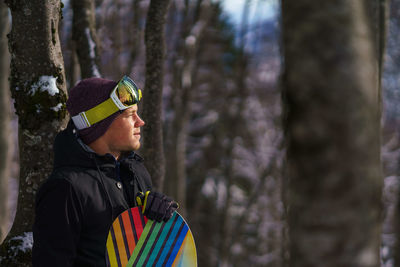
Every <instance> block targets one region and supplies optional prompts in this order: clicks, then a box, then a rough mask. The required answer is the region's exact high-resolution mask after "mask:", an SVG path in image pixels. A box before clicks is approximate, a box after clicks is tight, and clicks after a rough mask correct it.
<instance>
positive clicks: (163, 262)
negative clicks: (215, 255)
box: [106, 207, 197, 267]
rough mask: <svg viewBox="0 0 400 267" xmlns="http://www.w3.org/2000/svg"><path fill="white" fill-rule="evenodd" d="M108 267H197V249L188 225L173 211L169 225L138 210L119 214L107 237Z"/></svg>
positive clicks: (137, 208)
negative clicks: (148, 217)
mask: <svg viewBox="0 0 400 267" xmlns="http://www.w3.org/2000/svg"><path fill="white" fill-rule="evenodd" d="M106 262H107V266H110V267H114V266H118V267H125V266H129V267H131V266H138V267H139V266H181V267H197V255H196V246H195V244H194V239H193V235H192V232H191V231H190V229H189V226H188V225H187V224H186V222H185V220H184V219H183V218H182V217H181V216H180V215H179V214H178V213H177V212H175V213H174V215H173V216H172V218H171V219H169V220H168V222H160V223H158V222H155V221H152V220H148V219H147V218H146V217H145V216H143V215H142V212H141V211H140V209H139V207H135V208H131V209H129V210H126V211H124V212H123V213H121V214H120V215H119V216H118V218H117V219H115V221H114V222H113V224H112V226H111V229H110V231H109V233H108V238H107V253H106Z"/></svg>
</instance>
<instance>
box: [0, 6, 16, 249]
mask: <svg viewBox="0 0 400 267" xmlns="http://www.w3.org/2000/svg"><path fill="white" fill-rule="evenodd" d="M9 30H10V18H9V16H8V8H7V6H6V5H5V4H4V3H3V2H0V244H1V243H2V242H3V240H4V238H5V237H6V235H7V232H8V223H9V217H10V213H9V211H8V183H9V178H10V176H11V160H12V149H13V147H14V142H13V138H12V136H11V134H12V131H11V127H10V119H11V116H10V102H11V96H10V91H9V84H8V76H9V72H10V56H9V53H8V48H7V36H6V34H7V33H8V32H9Z"/></svg>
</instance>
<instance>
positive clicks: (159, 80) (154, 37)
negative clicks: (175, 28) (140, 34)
mask: <svg viewBox="0 0 400 267" xmlns="http://www.w3.org/2000/svg"><path fill="white" fill-rule="evenodd" d="M169 3H170V0H151V2H150V6H149V11H148V13H147V22H146V29H145V45H146V80H145V90H144V92H143V102H144V104H143V119H144V121H145V122H146V125H145V126H144V129H143V132H144V141H143V144H144V153H143V155H144V157H145V160H146V161H145V165H146V167H147V169H148V171H149V173H150V175H151V177H152V180H153V184H154V187H155V189H156V190H160V191H161V190H162V187H163V182H164V174H165V159H164V149H163V135H162V90H163V77H164V71H163V66H164V53H165V52H164V49H165V40H164V24H165V16H166V14H167V10H168V6H169Z"/></svg>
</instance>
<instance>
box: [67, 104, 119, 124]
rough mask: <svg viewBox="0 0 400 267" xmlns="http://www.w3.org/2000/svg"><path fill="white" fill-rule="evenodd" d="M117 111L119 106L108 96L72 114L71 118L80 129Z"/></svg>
mask: <svg viewBox="0 0 400 267" xmlns="http://www.w3.org/2000/svg"><path fill="white" fill-rule="evenodd" d="M117 111H119V108H118V107H117V106H116V105H115V103H114V102H113V100H112V99H111V98H108V99H107V100H106V101H104V102H102V103H100V104H99V105H97V106H95V107H93V108H91V109H89V110H87V111H85V112H81V113H79V114H78V115H76V116H73V117H72V120H73V121H74V124H75V126H76V128H78V130H82V129H86V128H89V127H90V126H91V125H93V124H95V123H97V122H99V121H101V120H103V119H104V118H107V117H109V116H110V115H112V114H114V113H115V112H117Z"/></svg>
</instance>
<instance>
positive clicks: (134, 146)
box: [132, 143, 140, 151]
mask: <svg viewBox="0 0 400 267" xmlns="http://www.w3.org/2000/svg"><path fill="white" fill-rule="evenodd" d="M139 148H140V143H137V144H135V145H133V146H132V150H135V151H136V150H139Z"/></svg>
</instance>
